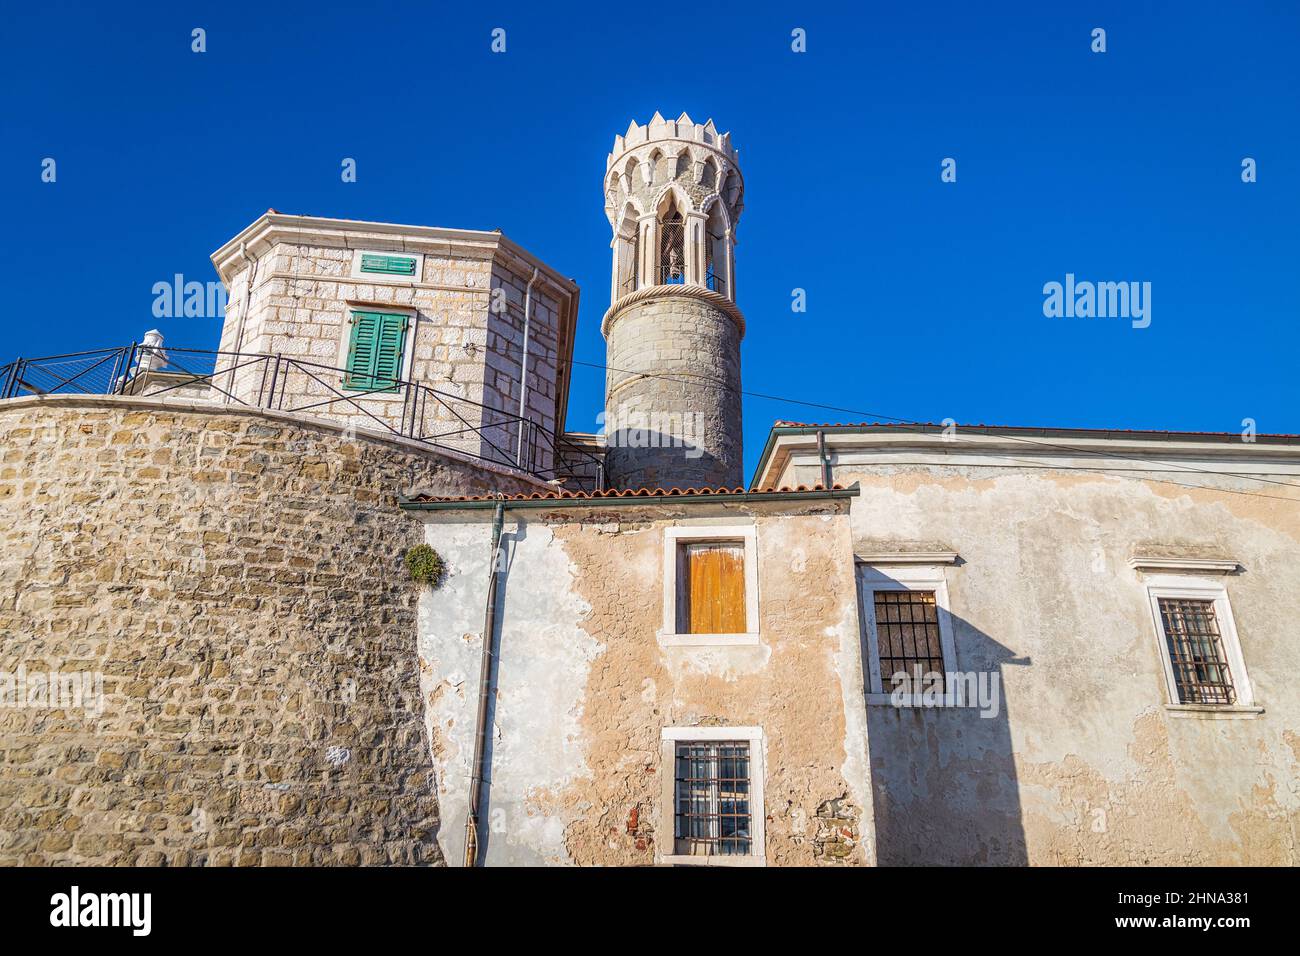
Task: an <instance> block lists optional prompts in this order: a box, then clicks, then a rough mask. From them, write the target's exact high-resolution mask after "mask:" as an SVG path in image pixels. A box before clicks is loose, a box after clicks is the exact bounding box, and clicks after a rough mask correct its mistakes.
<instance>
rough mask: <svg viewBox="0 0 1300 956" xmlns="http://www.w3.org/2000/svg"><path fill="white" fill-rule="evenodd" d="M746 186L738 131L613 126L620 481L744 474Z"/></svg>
mask: <svg viewBox="0 0 1300 956" xmlns="http://www.w3.org/2000/svg"><path fill="white" fill-rule="evenodd" d="M744 193H745V184H744V181H743V180H742V179H741V176H740V167H739V166H738V165H737V162H736V150H735V149H734V148H732V145H731V134H729V133H721V134H720V133H719V132H718V131H717V129H715V128H714V125H713V120H709V121H708V122H707V123H703V124H699V123H694V122H692V121H691V118H690V117H689V116H687V115H686V114H685V113H683V114H682V115H681V116H679V117H678V118H677V119H676V120H666V119H664V118H663V117H662V116H660V115H659V114H658V113H655V115H654V116H653V118H651V120H650V123H649V124H648V125H646V126H638V125H637V124H636V123H635V122H633V123H632V124H631V125H630V126H628V128H627V132H626V133H624V134H623V135H622V136H617V137H615V138H614V150H613V152H611V153H610V154H609V159H608V161H607V162H606V174H605V213H606V215H608V217H609V223H610V225H611V226H612V227H613V229H614V238H613V241H612V243H611V246H612V248H613V260H614V268H613V279H612V283H611V288H610V301H611V304H610V307H609V311H608V312H606V313H605V318H604V321H603V322H602V323H601V332H602V333H603V334H604V336H605V342H606V354H607V356H608V364H609V373H608V377H607V380H606V390H605V441H606V446H607V448H608V451H607V453H606V459H605V469H606V476H607V481H608V483H609V485H610V486H611V487H614V488H659V487H664V488H668V487H673V486H676V487H679V488H686V487H705V486H710V487H719V486H724V487H728V488H736V487H739V486H741V485H742V484H743V482H744V475H743V468H744V465H743V461H742V458H741V429H740V340H741V338H742V337H743V336H744V334H745V318H744V316H743V315H741V313H740V310H739V309H737V308H736V304H735V301H736V273H735V257H734V255H733V251H734V248H735V244H736V221H737V220H738V219H739V218H740V211H741V209H742V207H743V205H744V203H743V199H744Z"/></svg>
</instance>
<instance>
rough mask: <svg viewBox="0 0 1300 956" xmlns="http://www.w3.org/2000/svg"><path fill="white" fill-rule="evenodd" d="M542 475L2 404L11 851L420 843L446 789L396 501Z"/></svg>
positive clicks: (187, 859)
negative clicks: (28, 678)
mask: <svg viewBox="0 0 1300 956" xmlns="http://www.w3.org/2000/svg"><path fill="white" fill-rule="evenodd" d="M536 487H537V485H536V483H534V482H530V481H525V480H523V479H521V478H515V477H512V476H510V475H508V474H503V473H493V472H486V471H484V470H483V469H481V468H479V467H478V466H475V465H473V464H470V463H467V462H464V461H459V460H456V459H453V458H449V457H445V456H435V455H430V454H428V453H427V452H422V451H420V450H418V449H416V448H413V447H411V446H410V444H409V443H403V442H400V441H391V440H383V439H380V438H378V437H372V436H370V435H367V434H366V433H364V432H362V433H358V434H357V435H356V436H355V437H354V438H351V439H347V440H345V438H344V436H343V435H342V434H340V427H339V426H338V425H337V424H331V423H317V424H312V423H310V422H306V421H301V420H299V421H294V420H292V419H291V418H288V417H285V416H277V415H274V414H271V413H264V412H251V413H242V412H232V411H230V410H229V409H222V408H220V407H218V406H207V407H206V408H205V407H204V406H202V405H187V404H185V403H180V402H163V401H159V400H148V399H130V398H90V397H86V398H56V399H21V400H12V401H8V402H3V403H0V580H2V581H3V582H4V587H3V589H0V635H2V641H0V671H5V672H8V673H11V674H12V673H16V672H17V671H18V668H19V666H20V665H23V666H25V668H26V670H27V671H28V672H36V671H42V672H44V671H48V670H55V669H57V670H60V671H62V672H64V673H67V672H76V671H88V672H100V673H102V674H103V690H104V695H105V698H104V701H103V711H102V714H100V715H99V716H92V715H91V714H89V713H87V712H86V711H84V710H77V709H54V708H51V707H23V708H9V707H5V708H0V864H18V863H23V864H32V865H47V864H53V863H86V864H115V865H116V864H134V863H143V864H149V863H153V864H157V863H170V864H192V865H204V864H206V865H221V864H240V865H249V864H253V865H256V864H314V865H318V864H330V863H408V864H410V863H428V862H438V861H439V860H440V859H441V856H440V853H439V851H438V848H437V846H436V844H435V842H434V839H433V832H434V829H435V828H436V826H437V823H438V806H437V799H436V793H435V789H434V781H433V765H432V762H431V760H430V757H429V749H428V741H427V737H426V735H425V732H424V728H423V719H422V712H423V711H422V707H421V705H420V696H419V695H420V690H419V671H418V661H417V656H416V653H415V632H416V603H417V596H416V589H415V588H414V587H413V586H412V585H411V583H410V580H409V577H408V576H407V574H406V572H405V569H404V567H403V563H402V559H403V555H404V553H405V550H406V548H407V547H409V546H410V545H412V544H414V543H417V542H418V541H419V540H420V529H419V528H418V526H416V525H415V524H414V523H413V522H411V521H410V520H409V518H407V517H406V516H404V515H403V514H402V513H401V512H400V511H399V510H398V508H397V505H396V496H397V495H398V494H399V493H409V492H411V491H412V490H413V489H420V490H426V491H430V492H435V493H442V494H471V493H482V492H484V491H488V490H491V489H494V488H499V489H501V490H506V491H511V492H517V491H523V490H535V489H536Z"/></svg>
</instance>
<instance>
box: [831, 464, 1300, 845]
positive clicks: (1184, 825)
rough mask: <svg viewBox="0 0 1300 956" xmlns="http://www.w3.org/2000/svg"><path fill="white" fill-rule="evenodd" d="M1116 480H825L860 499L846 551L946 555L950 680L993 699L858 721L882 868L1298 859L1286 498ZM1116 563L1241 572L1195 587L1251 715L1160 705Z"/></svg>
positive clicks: (1063, 475)
mask: <svg viewBox="0 0 1300 956" xmlns="http://www.w3.org/2000/svg"><path fill="white" fill-rule="evenodd" d="M1124 465H1125V468H1126V470H1127V471H1128V472H1129V474H1127V475H1124V476H1120V475H1107V474H1103V473H1100V472H1097V473H1087V472H1068V473H1067V472H1064V471H1052V470H1046V469H1029V468H1025V469H1020V468H1011V467H951V466H949V467H945V466H942V465H938V464H933V465H925V466H922V465H919V464H918V465H887V464H866V463H863V464H852V465H850V464H839V465H837V466H836V468H835V473H834V478H835V481H837V482H841V483H846V484H847V483H850V482H853V481H859V482H861V484H862V494H861V497H859V498H857V499H854V504H853V524H854V528H855V544H856V546H857V549H858V551H860V552H864V553H865V552H882V551H896V550H935V549H951V550H954V551H956V552H958V553H959V554H960V555H961V559H962V560H961V563H960V565H959V566H956V567H952V568H949V569H948V570H947V571H946V578H947V586H948V589H949V597H950V601H951V612H952V618H953V622H954V637H955V643H956V652H957V658H958V661H957V667H958V668H960V669H962V670H978V671H989V672H993V673H997V674H999V675H1000V678H1001V682H1002V688H1003V695H1002V696H1003V702H1002V711H1001V713H1000V715H999V716H998V717H997V718H996V719H983V718H980V717H979V716H978V713H976V712H974V711H970V710H946V711H945V710H925V711H922V710H903V711H898V710H895V709H894V708H892V707H890V706H888V705H873V706H870V707H868V714H869V720H870V726H869V741H870V753H871V764H872V777H873V786H874V799H875V803H876V810H875V816H876V828H877V832H876V839H877V846H878V854H879V861H880V862H881V863H907V864H911V863H958V864H972V863H974V864H997V863H1004V864H1008V863H1010V864H1014V863H1030V864H1066V865H1072V864H1085V865H1115V864H1140V865H1146V864H1160V865H1201V864H1229V865H1236V864H1258V865H1286V864H1290V865H1295V864H1296V863H1297V862H1300V701H1298V700H1297V697H1296V694H1295V692H1294V689H1293V686H1292V684H1293V675H1294V674H1295V673H1296V672H1297V668H1300V644H1297V642H1296V640H1295V621H1296V620H1297V618H1298V617H1300V564H1297V560H1296V558H1297V555H1300V507H1298V506H1297V505H1298V503H1300V500H1298V499H1296V498H1294V496H1292V497H1291V498H1290V499H1289V500H1288V499H1287V495H1288V493H1287V492H1286V490H1285V489H1282V488H1278V487H1277V486H1270V485H1263V484H1261V483H1258V482H1250V481H1243V480H1240V479H1232V478H1226V479H1207V478H1205V477H1204V476H1196V477H1195V478H1194V479H1193V478H1191V477H1189V475H1188V473H1187V472H1186V471H1180V472H1177V473H1176V474H1171V475H1170V476H1168V480H1165V479H1164V478H1163V477H1161V476H1155V475H1152V476H1150V477H1149V478H1137V477H1134V475H1133V473H1132V469H1133V463H1132V462H1131V461H1128V462H1125V463H1124ZM1193 480H1195V481H1201V482H1210V481H1213V482H1214V483H1216V484H1218V485H1219V486H1220V487H1218V488H1189V487H1187V485H1188V483H1189V482H1191V481H1193ZM1290 480H1293V479H1290ZM1241 492H1246V494H1242V493H1241ZM1134 553H1147V554H1152V553H1155V554H1173V555H1180V556H1187V557H1198V556H1199V557H1229V558H1235V559H1237V560H1238V561H1240V563H1241V565H1242V571H1241V572H1240V573H1237V574H1230V575H1214V576H1211V579H1212V580H1214V581H1216V582H1220V583H1222V584H1223V585H1224V586H1225V587H1226V589H1227V592H1228V595H1229V600H1230V602H1231V607H1232V612H1233V615H1234V618H1235V621H1236V626H1237V631H1238V634H1239V637H1240V641H1241V645H1242V651H1243V654H1244V657H1245V661H1246V666H1247V668H1248V671H1249V676H1250V680H1251V683H1252V685H1253V688H1254V693H1255V701H1256V703H1257V704H1259V705H1261V706H1263V707H1264V708H1265V712H1264V713H1263V714H1262V715H1259V716H1257V717H1252V718H1246V719H1228V720H1222V719H1221V720H1211V719H1205V718H1198V717H1189V716H1187V715H1185V714H1179V713H1178V712H1175V711H1171V710H1168V709H1166V707H1165V704H1166V698H1167V692H1166V688H1165V683H1164V677H1163V673H1162V662H1161V656H1160V651H1159V645H1158V643H1157V640H1158V639H1157V636H1156V631H1155V625H1154V622H1153V620H1152V612H1151V608H1150V604H1149V601H1148V597H1147V591H1146V584H1145V578H1144V576H1143V574H1142V573H1140V572H1138V571H1135V570H1133V569H1131V568H1130V567H1129V565H1128V561H1129V558H1130V557H1131V556H1132V555H1133V554H1134Z"/></svg>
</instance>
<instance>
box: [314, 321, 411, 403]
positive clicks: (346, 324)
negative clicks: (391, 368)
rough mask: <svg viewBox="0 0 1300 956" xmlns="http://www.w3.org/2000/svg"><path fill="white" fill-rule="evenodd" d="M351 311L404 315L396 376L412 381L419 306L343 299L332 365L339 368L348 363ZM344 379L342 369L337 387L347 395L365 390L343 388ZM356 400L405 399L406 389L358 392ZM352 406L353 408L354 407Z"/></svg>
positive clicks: (384, 400)
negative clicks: (340, 326) (402, 339)
mask: <svg viewBox="0 0 1300 956" xmlns="http://www.w3.org/2000/svg"><path fill="white" fill-rule="evenodd" d="M354 312H389V313H391V314H393V315H405V316H406V317H407V318H408V323H407V326H406V328H407V335H406V341H405V342H404V343H403V344H402V365H401V368H399V369H398V370H397V377H398V378H399V379H401V380H402V381H404V382H412V381H415V377H414V374H413V373H414V371H415V333H416V322H417V321H418V316H419V310H418V309H413V308H411V307H410V306H407V305H390V304H389V303H387V302H362V301H360V300H358V299H346V300H344V302H343V322H342V334H341V335H340V336H339V343H338V345H339V353H338V364H337V365H336V366H335V367H336V368H342V369H346V368H347V367H348V346H349V345H350V344H351V342H352V313H354ZM347 380H348V377H347V374H346V373H344V374H343V375H340V376H339V391H341V392H345V393H347V394H348V395H349V396H356V395H357V394H358V393H360V392H364V391H365V389H359V388H346V387H345V384H346V382H347ZM359 400H360V401H365V402H404V401H406V393H405V392H404V391H403V390H402V389H400V388H399V389H398V390H397V392H396V393H391V392H389V393H385V392H373V393H371V394H369V395H361V396H360V397H359ZM353 410H354V411H355V409H353ZM359 414H360V413H359Z"/></svg>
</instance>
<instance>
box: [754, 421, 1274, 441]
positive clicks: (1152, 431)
mask: <svg viewBox="0 0 1300 956" xmlns="http://www.w3.org/2000/svg"><path fill="white" fill-rule="evenodd" d="M772 427H773V428H898V429H907V428H947V427H953V428H987V429H991V430H993V431H1021V432H1089V433H1093V434H1097V435H1185V436H1189V437H1195V436H1198V435H1213V436H1215V437H1216V438H1222V437H1229V438H1239V437H1240V436H1241V432H1187V431H1170V430H1168V429H1161V428H1075V427H1072V426H1041V425H986V424H984V423H983V422H981V423H979V424H972V423H966V424H964V425H963V424H961V423H959V422H790V421H785V420H783V419H778V420H777V421H776V422H774V423H773V425H772ZM1255 437H1256V438H1300V435H1292V434H1287V433H1283V432H1257V433H1256V435H1255Z"/></svg>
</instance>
